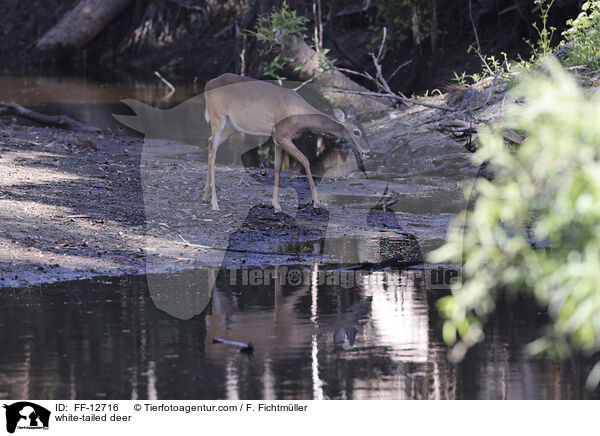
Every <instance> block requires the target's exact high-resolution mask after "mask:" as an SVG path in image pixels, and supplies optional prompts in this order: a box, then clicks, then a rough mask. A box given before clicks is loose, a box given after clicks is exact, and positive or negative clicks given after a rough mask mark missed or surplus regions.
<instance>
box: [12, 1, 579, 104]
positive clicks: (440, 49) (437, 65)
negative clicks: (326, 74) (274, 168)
mask: <svg viewBox="0 0 600 436" xmlns="http://www.w3.org/2000/svg"><path fill="white" fill-rule="evenodd" d="M321 1H322V3H321V8H322V21H323V28H324V47H325V48H328V49H330V50H331V51H330V56H331V57H332V58H334V59H336V65H337V66H342V67H347V68H351V69H354V70H359V71H363V70H368V69H369V68H372V67H371V62H370V58H369V55H368V53H369V52H371V51H373V50H376V48H377V46H378V44H379V41H380V39H381V34H382V29H383V27H384V26H385V27H387V29H388V41H387V44H386V54H385V57H384V59H383V68H384V73H388V74H389V73H391V72H392V71H393V70H395V69H396V67H397V66H398V65H400V64H402V63H403V62H406V61H408V60H411V61H412V62H411V63H410V64H409V65H408V66H407V67H405V68H403V69H402V70H401V71H400V72H399V73H398V74H396V75H395V76H394V78H393V79H392V81H391V83H390V85H391V86H392V88H393V89H399V90H401V91H402V92H408V93H410V92H422V91H424V90H425V89H433V88H435V87H439V86H442V85H443V84H444V83H447V82H449V81H451V79H452V77H453V73H454V72H458V73H461V72H463V71H467V72H474V71H477V70H479V69H480V61H479V59H478V58H477V56H476V55H474V54H473V53H471V54H468V53H467V50H468V48H469V46H471V45H472V44H475V41H476V38H475V31H474V29H473V23H474V24H475V27H476V31H477V35H478V39H479V42H480V45H481V52H482V53H483V54H486V55H491V54H499V53H500V52H506V53H507V54H508V55H509V57H511V58H517V56H518V55H521V56H524V57H525V56H527V55H528V54H529V51H530V49H529V46H528V45H527V43H526V40H528V39H529V40H532V41H534V40H536V39H537V35H536V33H535V30H534V29H533V27H532V23H534V22H536V21H538V20H539V5H536V4H535V3H534V1H533V0H351V1H341V0H321ZM0 3H1V4H2V10H3V14H2V15H3V17H2V18H0V22H1V26H0V29H1V32H0V39H1V43H0V59H1V60H2V62H1V64H0V65H2V70H3V71H2V72H3V73H12V74H14V73H28V74H33V73H35V74H40V73H60V74H65V73H79V72H82V71H86V72H101V73H102V74H103V75H107V74H108V75H113V74H114V75H116V76H122V77H131V75H132V73H133V74H134V75H137V76H143V75H151V74H152V72H153V71H154V70H158V71H160V72H161V73H162V74H163V75H165V77H168V78H169V80H171V81H172V82H174V83H177V82H183V81H189V80H193V79H194V78H196V77H197V79H196V80H198V81H199V82H203V81H205V80H207V79H209V78H211V77H214V76H216V75H218V74H221V73H224V72H232V71H233V72H239V71H240V52H241V50H242V48H243V47H244V44H245V48H246V51H245V53H246V56H245V57H246V64H247V65H246V68H247V74H248V75H251V76H254V77H261V76H262V73H263V69H264V62H265V60H264V57H261V56H259V54H258V47H257V45H258V42H257V41H256V38H254V37H252V36H250V35H246V36H244V35H245V32H244V29H253V28H254V27H255V25H256V20H257V17H258V16H260V15H261V14H265V13H267V12H269V11H270V10H272V9H273V8H277V7H280V6H281V1H275V0H241V1H234V0H135V1H133V2H131V3H130V4H129V5H128V6H127V7H126V8H125V9H124V10H123V12H121V13H120V14H119V16H118V17H117V18H115V19H114V20H113V21H112V22H111V23H110V24H109V25H108V26H106V27H105V28H104V29H103V30H102V31H101V32H100V33H99V34H98V35H97V36H96V37H95V38H94V39H93V40H92V41H91V42H89V43H88V44H86V45H85V46H84V47H83V48H79V49H77V50H64V51H63V52H61V53H40V52H39V51H37V50H35V48H34V43H35V41H36V40H37V39H38V38H40V37H41V36H42V35H43V34H44V33H45V32H46V31H48V30H49V29H50V28H51V27H52V26H53V25H54V24H56V22H57V21H58V20H59V19H60V17H61V16H62V15H63V14H64V13H65V12H67V11H68V10H69V9H71V8H72V7H73V5H74V4H75V3H76V0H55V1H51V2H49V1H46V0H3V1H0ZM289 3H290V7H291V8H292V9H294V10H296V11H297V12H298V13H299V14H301V15H303V16H305V17H307V18H308V19H309V20H310V21H309V23H308V28H309V33H311V32H310V30H311V29H312V27H313V21H314V15H313V1H302V0H290V1H289ZM581 4H582V0H556V2H555V4H554V6H553V8H552V13H551V15H550V23H549V24H550V25H551V26H555V27H557V31H556V32H555V34H554V38H555V40H556V41H555V42H558V40H559V39H560V32H561V31H562V30H563V29H564V28H565V22H566V20H567V19H569V18H573V17H575V16H577V14H578V12H579V11H580V8H581ZM311 34H312V33H311Z"/></svg>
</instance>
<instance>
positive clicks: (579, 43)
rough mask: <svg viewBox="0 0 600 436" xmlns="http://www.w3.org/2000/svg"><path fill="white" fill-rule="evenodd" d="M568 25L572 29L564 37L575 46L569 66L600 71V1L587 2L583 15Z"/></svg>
mask: <svg viewBox="0 0 600 436" xmlns="http://www.w3.org/2000/svg"><path fill="white" fill-rule="evenodd" d="M567 25H568V26H570V27H569V29H568V30H566V31H565V32H563V36H564V38H565V40H566V41H572V44H573V47H572V48H571V50H570V53H569V56H568V58H567V60H566V63H567V65H587V66H588V67H589V68H592V69H600V0H590V1H587V2H585V3H584V4H583V6H582V7H581V13H580V14H579V15H578V16H577V18H575V19H574V20H569V21H567Z"/></svg>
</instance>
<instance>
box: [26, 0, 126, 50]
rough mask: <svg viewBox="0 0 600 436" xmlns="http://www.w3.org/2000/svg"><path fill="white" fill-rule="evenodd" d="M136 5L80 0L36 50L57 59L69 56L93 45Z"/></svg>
mask: <svg viewBox="0 0 600 436" xmlns="http://www.w3.org/2000/svg"><path fill="white" fill-rule="evenodd" d="M132 1H133V0H80V1H79V2H78V3H77V4H76V5H75V6H74V7H73V9H71V10H70V11H69V12H67V13H66V14H65V15H63V17H62V18H61V19H60V20H59V21H58V23H56V24H55V25H54V26H53V27H52V28H51V29H50V30H49V31H47V32H46V33H45V34H44V35H43V36H42V37H41V38H39V39H38V40H37V41H36V42H35V45H34V46H35V48H36V49H38V50H40V51H44V52H51V53H53V54H54V55H56V54H59V53H60V52H62V51H64V52H66V53H65V54H68V52H71V51H73V50H76V49H78V48H81V47H83V46H84V45H86V44H87V43H88V42H89V41H91V40H92V39H93V38H94V37H95V36H96V35H97V34H98V33H99V32H100V31H101V30H102V29H103V28H104V27H105V26H106V25H107V24H108V23H110V22H111V21H112V20H113V19H114V18H115V17H116V16H117V15H119V14H120V13H121V12H122V11H123V9H125V8H126V7H127V6H128V5H129V4H130V3H131V2H132ZM61 54H62V53H61Z"/></svg>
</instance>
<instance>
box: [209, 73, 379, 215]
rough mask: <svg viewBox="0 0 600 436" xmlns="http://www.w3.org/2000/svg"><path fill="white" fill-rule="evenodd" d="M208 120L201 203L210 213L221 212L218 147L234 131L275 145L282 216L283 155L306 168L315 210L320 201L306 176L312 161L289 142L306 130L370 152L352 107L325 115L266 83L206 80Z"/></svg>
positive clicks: (231, 76)
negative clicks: (265, 138) (209, 132)
mask: <svg viewBox="0 0 600 436" xmlns="http://www.w3.org/2000/svg"><path fill="white" fill-rule="evenodd" d="M204 99H205V101H206V110H205V112H204V115H205V117H206V121H208V122H210V127H211V130H212V136H211V137H210V138H209V140H208V172H207V175H206V185H205V186H204V196H203V199H204V201H208V198H209V195H211V204H212V208H213V209H214V210H218V209H219V205H218V202H217V191H216V184H215V157H216V154H217V149H218V148H219V145H221V144H222V143H223V142H225V141H226V140H227V139H228V138H229V137H230V136H231V134H233V133H234V132H235V131H239V132H243V133H246V134H248V135H257V136H272V137H273V141H274V142H275V187H274V190H273V207H274V208H275V211H277V212H280V211H281V206H280V204H279V174H280V172H281V159H282V151H283V150H285V151H286V152H288V153H289V154H290V155H291V156H293V157H294V158H296V159H297V160H298V161H299V162H300V163H301V164H302V166H303V167H304V170H305V171H306V176H307V177H308V182H309V183H310V189H311V193H312V200H313V206H314V207H316V208H318V207H320V204H319V197H318V195H317V189H316V187H315V182H314V180H313V178H312V173H311V171H310V162H309V161H308V159H307V158H306V156H304V154H302V152H301V151H300V150H298V148H297V147H296V146H295V145H294V143H293V142H292V139H293V137H294V136H296V135H299V134H301V133H303V132H306V131H312V132H319V133H329V134H331V135H335V136H338V137H341V138H343V139H345V140H346V141H348V142H349V143H350V144H352V145H353V146H354V147H355V148H356V149H357V150H358V151H359V152H360V153H365V152H367V151H368V149H369V143H368V141H367V135H366V134H365V131H364V129H363V127H362V125H361V124H360V123H359V122H358V121H357V120H356V110H355V109H354V106H352V105H350V106H349V107H348V110H347V112H346V113H345V114H344V111H343V110H341V109H339V108H334V110H333V116H329V115H326V114H324V113H323V112H321V111H320V110H318V109H316V108H315V107H313V106H312V105H310V104H309V103H308V102H307V101H306V100H304V99H303V98H302V97H301V96H300V95H299V94H298V93H297V92H296V91H294V90H291V89H286V88H282V87H280V86H277V85H273V84H271V83H268V82H263V81H260V80H255V79H251V78H248V77H243V76H238V75H236V74H223V75H221V76H219V77H217V78H215V79H212V80H210V81H209V82H208V83H207V84H206V86H205V88H204Z"/></svg>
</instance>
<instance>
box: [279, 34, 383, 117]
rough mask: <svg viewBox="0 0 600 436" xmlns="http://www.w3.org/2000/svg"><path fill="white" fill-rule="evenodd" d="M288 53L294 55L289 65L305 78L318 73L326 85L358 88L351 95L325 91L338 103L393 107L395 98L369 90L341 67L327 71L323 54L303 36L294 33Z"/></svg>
mask: <svg viewBox="0 0 600 436" xmlns="http://www.w3.org/2000/svg"><path fill="white" fill-rule="evenodd" d="M283 54H284V56H285V57H287V58H288V59H291V61H290V62H289V69H290V70H294V71H295V72H296V73H297V74H298V75H299V78H300V79H301V80H305V81H308V80H312V79H314V78H315V77H318V79H319V80H318V81H319V82H320V83H321V84H322V85H326V86H330V87H333V88H341V89H345V90H348V91H354V92H352V93H348V94H347V95H342V94H339V93H333V92H328V91H325V92H324V94H325V95H326V96H327V97H328V98H331V99H332V100H333V101H334V102H335V103H336V104H337V105H340V106H343V107H346V106H348V105H349V104H353V105H354V106H355V107H356V110H357V111H358V112H367V111H374V110H389V108H390V107H391V103H392V101H391V100H390V99H389V98H386V97H381V96H377V95H370V94H368V92H369V90H368V89H367V88H365V87H364V86H361V85H359V84H358V83H356V82H355V81H353V80H352V79H349V78H348V77H347V76H346V75H345V74H343V73H342V72H341V71H339V70H337V69H335V68H333V69H330V70H327V71H324V72H323V68H322V65H321V63H320V62H319V60H320V57H319V54H318V53H317V52H316V51H315V50H313V49H312V48H310V47H309V46H308V44H306V42H304V41H303V40H302V39H301V38H298V37H296V36H294V37H293V38H292V41H290V43H289V44H287V46H286V48H285V49H284V53H283Z"/></svg>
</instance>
